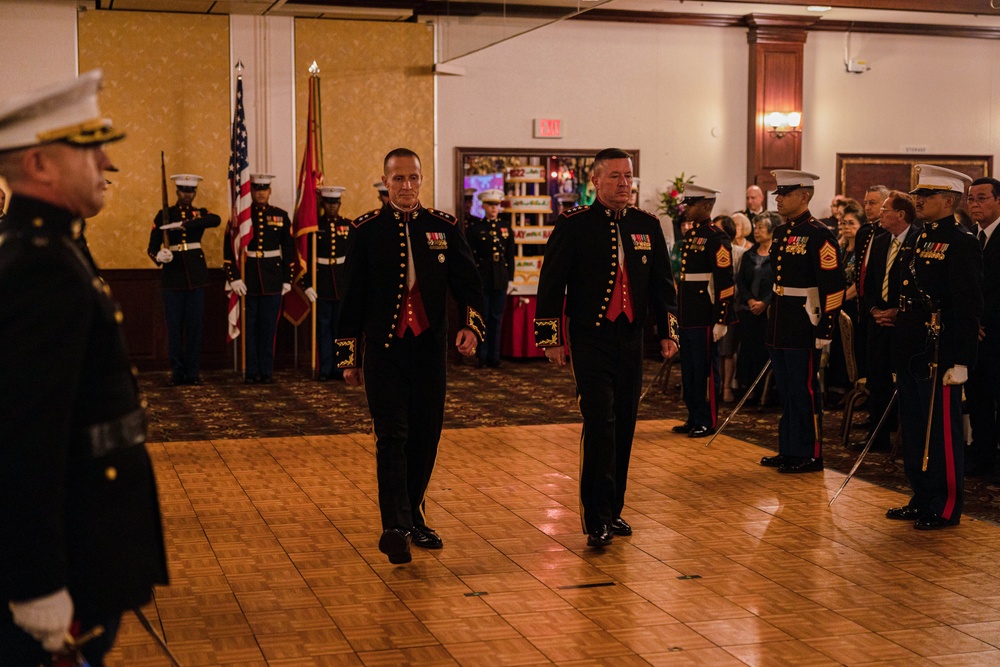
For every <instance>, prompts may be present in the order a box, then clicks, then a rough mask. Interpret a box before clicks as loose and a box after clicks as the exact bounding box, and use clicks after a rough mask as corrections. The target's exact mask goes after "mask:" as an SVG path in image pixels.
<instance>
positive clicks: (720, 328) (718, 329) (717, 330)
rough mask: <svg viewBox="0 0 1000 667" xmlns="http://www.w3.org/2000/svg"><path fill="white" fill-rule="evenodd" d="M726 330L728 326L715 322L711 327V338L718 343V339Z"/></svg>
mask: <svg viewBox="0 0 1000 667" xmlns="http://www.w3.org/2000/svg"><path fill="white" fill-rule="evenodd" d="M727 331H729V327H727V326H726V325H725V324H716V325H715V326H714V327H712V340H713V341H715V342H716V343H718V342H719V340H720V339H721V338H722V337H723V336H725V335H726V332H727Z"/></svg>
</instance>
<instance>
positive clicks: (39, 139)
mask: <svg viewBox="0 0 1000 667" xmlns="http://www.w3.org/2000/svg"><path fill="white" fill-rule="evenodd" d="M100 83H101V73H100V71H98V70H95V71H92V72H88V73H86V74H83V75H81V76H80V77H79V78H78V79H74V80H72V81H70V82H68V83H60V84H56V85H55V86H52V87H49V88H46V89H43V90H40V91H38V92H36V93H33V94H31V95H28V96H26V97H21V98H19V99H18V100H15V101H12V102H10V103H7V104H0V176H2V177H3V178H4V179H6V180H7V182H8V183H9V184H10V187H11V191H12V196H11V200H10V208H9V210H8V215H7V219H6V221H5V222H4V224H3V227H2V229H0V341H3V344H2V345H0V378H2V380H0V664H3V665H4V667H38V665H40V664H49V661H50V658H51V657H52V656H51V654H52V652H53V651H55V650H57V649H60V648H62V647H63V645H64V642H65V639H66V637H67V634H68V632H69V630H70V625H71V623H72V622H73V621H74V620H75V621H78V622H79V623H80V626H81V630H82V631H83V632H86V631H89V630H90V629H92V628H94V627H96V626H98V625H100V626H102V627H103V628H104V631H105V632H104V635H102V636H101V637H100V638H99V639H97V640H94V641H93V642H91V643H89V644H87V645H86V646H85V647H84V651H83V653H84V657H85V658H86V660H88V661H89V662H90V664H91V665H94V666H95V667H100V666H101V665H103V664H104V661H103V656H104V654H105V653H106V652H107V651H108V650H110V648H111V646H112V644H113V643H114V639H115V636H116V633H117V630H118V626H119V619H120V618H121V615H122V614H123V613H124V612H125V611H127V610H129V609H134V608H137V607H139V606H141V605H144V604H146V603H147V602H149V600H150V599H151V598H152V593H153V586H154V585H156V584H166V583H167V565H166V556H165V553H164V544H163V533H162V528H161V522H160V510H159V503H158V500H157V493H156V480H155V477H154V474H153V466H152V463H151V462H150V458H149V455H148V454H147V451H146V447H145V440H146V420H145V414H144V407H145V401H143V400H141V398H140V394H139V388H138V383H137V382H136V377H135V375H136V373H135V370H134V369H133V368H131V367H130V366H129V362H128V357H127V354H126V350H125V339H124V335H123V333H122V328H121V322H122V319H123V315H122V312H121V310H120V309H119V308H118V305H117V304H116V303H115V301H114V300H113V299H112V298H111V295H110V290H109V289H108V288H107V286H106V285H105V284H104V282H103V281H102V280H101V279H100V277H99V276H98V275H97V272H96V270H95V267H94V266H93V264H92V263H91V262H90V260H89V259H88V257H86V256H85V255H84V254H83V252H82V250H81V248H80V245H79V243H80V236H81V234H82V229H83V219H84V218H85V217H90V216H93V215H95V214H97V212H98V211H100V210H101V208H102V207H103V205H104V198H105V195H104V191H105V188H106V182H105V180H104V174H103V173H102V172H103V170H105V169H107V167H108V166H110V164H111V162H110V160H109V159H108V156H107V155H106V154H105V152H104V149H103V144H104V143H107V142H110V141H114V140H116V139H120V138H121V137H122V134H121V133H120V132H117V131H116V130H115V129H114V128H113V127H111V124H110V121H108V120H105V119H103V117H102V115H101V113H100V111H99V109H98V105H97V91H98V88H99V86H100ZM56 174H59V176H58V177H57V176H56Z"/></svg>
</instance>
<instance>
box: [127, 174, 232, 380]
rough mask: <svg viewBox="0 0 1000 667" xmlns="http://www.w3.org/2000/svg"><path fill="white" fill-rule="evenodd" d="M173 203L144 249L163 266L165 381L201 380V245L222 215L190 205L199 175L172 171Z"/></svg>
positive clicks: (160, 215)
mask: <svg viewBox="0 0 1000 667" xmlns="http://www.w3.org/2000/svg"><path fill="white" fill-rule="evenodd" d="M170 180H172V181H173V182H174V185H175V186H176V187H177V203H176V204H174V205H173V206H171V207H170V208H169V209H168V215H169V216H170V219H169V220H167V221H164V220H163V211H162V210H161V211H160V212H158V213H157V214H156V218H155V219H154V220H153V229H152V230H151V231H150V232H149V246H148V247H147V249H146V252H147V254H148V255H149V257H150V259H152V260H153V262H155V263H156V265H157V266H160V267H162V268H163V272H162V274H161V280H160V285H161V287H162V288H163V307H164V310H165V311H166V315H167V340H168V341H169V346H170V370H171V376H170V384H171V385H179V384H201V376H200V371H199V369H200V367H201V321H202V317H203V316H204V314H205V285H207V284H208V266H207V265H206V264H205V253H204V252H203V251H202V249H201V237H202V234H204V233H205V230H206V229H211V228H213V227H218V226H219V225H220V224H222V219H221V218H220V217H219V216H217V215H215V214H214V213H209V212H208V209H207V208H195V207H194V206H192V202H194V198H195V195H196V194H197V192H198V182H199V181H201V180H202V178H201V176H196V175H194V174H176V175H174V176H171V177H170Z"/></svg>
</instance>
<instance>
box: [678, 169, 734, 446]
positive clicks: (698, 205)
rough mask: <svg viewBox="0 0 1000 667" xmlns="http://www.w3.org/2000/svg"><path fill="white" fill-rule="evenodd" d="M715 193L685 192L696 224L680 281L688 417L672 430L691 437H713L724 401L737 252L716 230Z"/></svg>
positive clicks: (687, 212)
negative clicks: (724, 356) (722, 345)
mask: <svg viewBox="0 0 1000 667" xmlns="http://www.w3.org/2000/svg"><path fill="white" fill-rule="evenodd" d="M717 194H718V190H713V189H712V188H706V187H703V186H700V185H695V184H693V183H692V184H689V185H687V186H685V188H684V218H685V220H687V221H688V222H691V223H693V225H694V226H693V227H692V228H691V229H690V230H689V231H688V232H687V233H686V234H685V235H684V240H683V241H682V244H683V245H682V248H681V271H680V275H678V276H677V281H678V282H677V285H678V290H677V292H678V293H677V300H678V310H677V319H678V323H679V326H680V342H681V348H682V349H683V350H684V354H682V355H681V382H682V386H683V388H684V389H683V391H684V405H686V406H687V410H688V416H687V419H686V420H685V422H684V423H683V424H680V425H679V426H675V427H673V428H672V429H671V430H672V431H673V432H674V433H686V434H687V435H688V437H689V438H700V437H704V436H706V435H711V434H712V433H714V432H715V428H716V426H717V423H718V419H719V400H720V398H721V397H722V382H721V376H720V373H719V350H718V345H717V343H718V341H719V339H721V338H722V337H723V336H725V335H726V330H727V328H728V324H729V322H730V319H731V318H732V317H733V312H732V308H731V304H732V301H733V296H734V294H735V287H734V284H735V278H734V275H733V247H732V243H731V242H730V240H729V236H728V235H727V234H726V233H725V232H724V231H722V230H721V229H719V228H718V227H715V226H714V225H712V208H713V206H714V205H715V198H716V195H717Z"/></svg>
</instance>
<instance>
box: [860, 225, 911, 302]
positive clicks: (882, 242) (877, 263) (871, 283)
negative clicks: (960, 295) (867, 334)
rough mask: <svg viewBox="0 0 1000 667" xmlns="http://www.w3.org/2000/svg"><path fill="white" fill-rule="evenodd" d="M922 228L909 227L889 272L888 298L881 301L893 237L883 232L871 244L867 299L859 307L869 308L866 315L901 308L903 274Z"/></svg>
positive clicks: (867, 276)
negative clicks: (900, 292)
mask: <svg viewBox="0 0 1000 667" xmlns="http://www.w3.org/2000/svg"><path fill="white" fill-rule="evenodd" d="M920 232H921V227H920V226H919V225H910V229H909V231H907V232H906V237H905V238H904V239H903V245H902V246H900V248H899V251H898V252H897V253H896V259H894V260H893V262H892V267H891V268H890V269H889V284H888V285H887V287H888V298H887V299H885V300H883V299H882V285H883V281H884V280H885V262H886V259H887V258H888V257H889V248H890V247H891V245H892V240H893V238H895V237H893V235H892V234H890V233H889V232H888V231H885V230H882V231H881V232H879V233H878V234H877V235H876V236H875V238H874V239H873V240H872V242H871V247H872V250H871V254H870V259H869V260H868V269H867V270H866V271H865V298H864V301H863V302H862V303H861V304H860V305H862V306H864V308H865V309H866V310H865V312H866V313H869V314H870V313H871V310H872V308H878V309H879V310H886V309H889V308H896V307H897V306H898V305H899V288H900V286H901V285H902V284H903V278H902V275H903V273H904V272H906V271H908V270H909V269H908V268H907V265H908V263H909V258H910V255H911V254H912V253H913V244H914V243H916V240H917V238H919V236H920Z"/></svg>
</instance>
